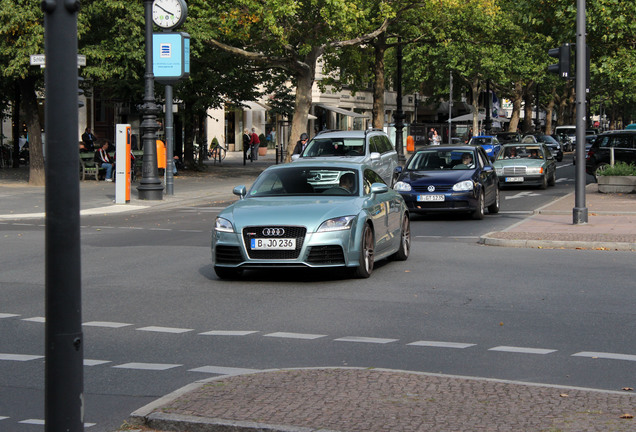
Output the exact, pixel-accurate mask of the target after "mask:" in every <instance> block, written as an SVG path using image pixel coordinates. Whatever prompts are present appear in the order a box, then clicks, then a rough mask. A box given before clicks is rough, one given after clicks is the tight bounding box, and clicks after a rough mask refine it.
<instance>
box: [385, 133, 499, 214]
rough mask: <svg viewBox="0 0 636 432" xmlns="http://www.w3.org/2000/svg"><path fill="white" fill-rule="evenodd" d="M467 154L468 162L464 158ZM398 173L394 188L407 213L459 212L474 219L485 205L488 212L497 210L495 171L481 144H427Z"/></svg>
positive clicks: (497, 190)
mask: <svg viewBox="0 0 636 432" xmlns="http://www.w3.org/2000/svg"><path fill="white" fill-rule="evenodd" d="M468 157H470V160H471V162H470V163H466V161H464V158H467V159H468ZM397 172H398V178H397V181H396V183H395V185H394V186H393V188H394V189H395V190H396V191H398V192H399V193H400V194H401V195H402V197H403V198H404V201H405V202H406V205H407V207H408V209H409V211H410V212H413V213H422V214H424V213H439V212H459V213H467V214H470V215H471V216H472V217H473V219H483V217H484V213H485V209H486V208H488V212H489V213H498V212H499V188H498V181H497V174H496V173H495V169H494V168H493V166H492V164H491V162H490V159H489V158H488V156H487V155H486V152H485V150H484V149H483V148H482V147H479V146H476V147H475V146H466V145H462V146H453V145H444V146H439V147H437V146H436V147H427V148H424V149H421V150H418V151H417V152H416V153H414V154H413V155H412V156H411V157H410V158H409V160H408V161H407V163H406V165H405V166H404V168H402V167H398V168H397Z"/></svg>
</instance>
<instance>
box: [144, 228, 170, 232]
mask: <svg viewBox="0 0 636 432" xmlns="http://www.w3.org/2000/svg"><path fill="white" fill-rule="evenodd" d="M148 231H174V230H173V229H171V228H148Z"/></svg>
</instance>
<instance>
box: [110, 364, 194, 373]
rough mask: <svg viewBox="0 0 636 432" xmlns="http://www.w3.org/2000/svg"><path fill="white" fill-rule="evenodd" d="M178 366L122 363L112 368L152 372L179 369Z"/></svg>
mask: <svg viewBox="0 0 636 432" xmlns="http://www.w3.org/2000/svg"><path fill="white" fill-rule="evenodd" d="M181 366H183V365H180V364H167V363H124V364H120V365H117V366H113V368H115V369H137V370H154V371H164V370H168V369H173V368H176V367H181Z"/></svg>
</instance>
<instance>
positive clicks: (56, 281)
mask: <svg viewBox="0 0 636 432" xmlns="http://www.w3.org/2000/svg"><path fill="white" fill-rule="evenodd" d="M79 4H80V2H79V0H44V1H42V3H41V6H42V10H43V12H44V46H45V55H46V68H45V72H44V81H45V90H46V92H45V94H46V107H45V116H44V117H45V119H44V124H45V131H46V149H45V150H46V151H45V181H46V188H45V206H46V216H45V269H44V273H45V315H46V325H45V348H44V352H45V356H46V361H45V365H44V417H45V430H46V431H49V432H58V431H68V432H77V431H83V430H84V418H83V417H84V414H83V413H84V395H83V384H84V376H83V367H84V366H83V336H82V316H81V315H82V314H81V307H82V302H81V288H82V287H81V279H82V278H81V266H80V259H81V254H80V219H79V203H80V200H79V175H78V171H77V170H78V167H79V151H78V147H77V140H78V119H77V117H78V104H79V101H78V97H77V95H78V93H77V90H78V85H77V76H78V74H77V69H78V60H77V12H78V10H79Z"/></svg>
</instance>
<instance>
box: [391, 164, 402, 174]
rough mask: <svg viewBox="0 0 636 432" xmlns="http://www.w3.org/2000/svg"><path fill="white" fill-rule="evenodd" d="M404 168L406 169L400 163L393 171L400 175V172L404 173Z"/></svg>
mask: <svg viewBox="0 0 636 432" xmlns="http://www.w3.org/2000/svg"><path fill="white" fill-rule="evenodd" d="M403 170H404V168H402V167H401V166H399V165H398V166H396V167H395V169H394V170H393V173H394V174H395V175H400V174H402V171H403Z"/></svg>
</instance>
